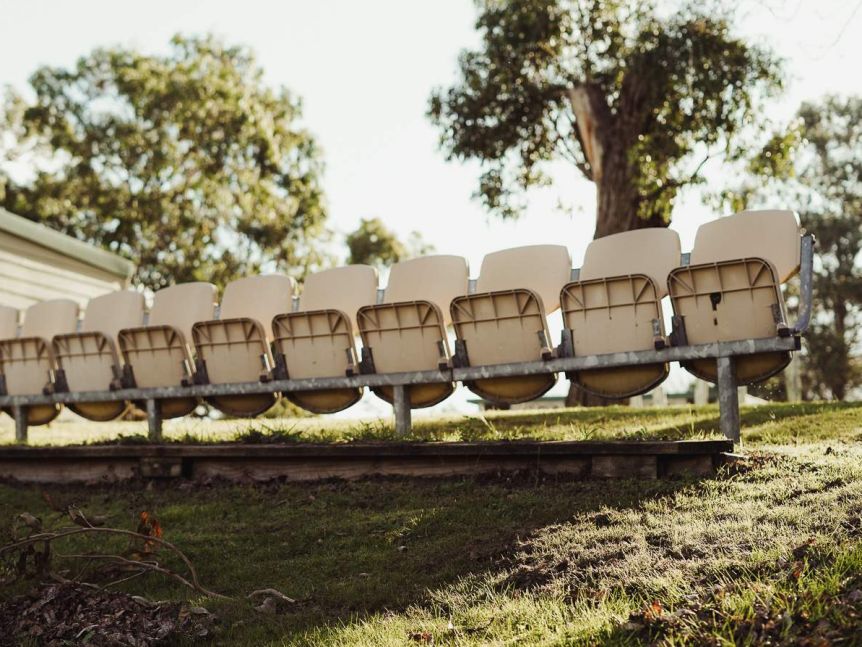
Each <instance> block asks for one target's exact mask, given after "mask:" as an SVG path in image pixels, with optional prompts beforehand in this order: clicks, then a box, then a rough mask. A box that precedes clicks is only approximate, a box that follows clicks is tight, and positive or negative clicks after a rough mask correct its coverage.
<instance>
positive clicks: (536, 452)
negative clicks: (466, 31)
mask: <svg viewBox="0 0 862 647" xmlns="http://www.w3.org/2000/svg"><path fill="white" fill-rule="evenodd" d="M731 451H733V443H731V442H730V441H729V440H689V441H666V442H569V441H563V442H538V441H512V442H476V443H432V442H428V443H395V442H376V443H340V444H339V443H327V444H324V443H320V444H310V443H309V444H304V443H296V444H279V445H264V444H261V445H245V444H239V443H231V444H222V445H181V444H163V445H103V446H77V447H25V446H15V445H7V446H2V447H0V478H2V479H14V480H17V481H22V482H29V483H72V482H98V481H123V480H130V479H152V478H160V479H203V478H224V479H228V480H233V481H267V480H270V479H284V480H288V481H313V480H320V479H328V478H341V479H357V478H365V477H373V476H409V477H443V476H462V475H477V474H494V473H499V472H512V471H519V470H529V471H533V470H538V471H541V472H543V473H547V474H559V475H567V476H570V477H574V478H643V479H654V478H661V477H666V476H676V475H682V474H694V475H707V474H710V473H712V472H713V471H714V469H715V467H716V466H717V465H718V464H719V463H720V462H721V456H722V454H723V453H724V452H731Z"/></svg>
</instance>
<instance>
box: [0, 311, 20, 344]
mask: <svg viewBox="0 0 862 647" xmlns="http://www.w3.org/2000/svg"><path fill="white" fill-rule="evenodd" d="M17 332H18V311H17V310H16V309H15V308H10V307H9V306H0V339H12V338H13V337H14V336H15V335H16V333H17Z"/></svg>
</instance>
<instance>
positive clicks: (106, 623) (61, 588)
mask: <svg viewBox="0 0 862 647" xmlns="http://www.w3.org/2000/svg"><path fill="white" fill-rule="evenodd" d="M213 624H214V617H213V616H212V615H211V614H210V613H209V612H208V611H206V609H203V608H201V607H188V606H186V605H182V604H179V603H175V602H160V603H153V602H149V601H147V600H145V599H143V598H139V597H133V596H130V595H128V594H126V593H119V592H115V591H105V590H102V589H96V588H92V587H88V586H82V585H81V584H78V583H75V582H67V583H63V584H43V585H41V586H39V587H38V588H36V589H34V590H33V591H31V592H30V593H28V594H25V595H21V596H18V597H16V598H13V599H11V600H8V601H6V602H3V603H2V604H0V646H2V647H13V646H14V645H19V644H21V641H24V640H30V641H32V642H33V643H35V644H39V645H45V646H46V647H54V646H60V645H80V644H86V645H93V646H96V647H101V646H108V645H111V646H119V645H122V646H128V647H149V646H150V645H159V644H164V643H165V642H166V641H168V640H175V639H177V638H180V637H189V638H193V637H198V638H204V637H207V636H209V635H210V634H211V633H212V630H213Z"/></svg>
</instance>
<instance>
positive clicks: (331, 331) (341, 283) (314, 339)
mask: <svg viewBox="0 0 862 647" xmlns="http://www.w3.org/2000/svg"><path fill="white" fill-rule="evenodd" d="M376 300H377V270H375V269H374V268H373V267H371V266H369V265H348V266H346V267H337V268H335V269H331V270H324V271H322V272H317V273H315V274H312V275H310V276H309V277H308V278H307V279H306V280H305V284H304V286H303V290H302V296H301V297H300V300H299V306H300V310H299V311H298V312H290V313H285V314H281V315H279V316H277V317H276V318H275V319H274V320H273V322H272V330H273V333H274V340H273V350H274V351H275V353H276V355H277V357H276V363H277V365H278V367H279V369H281V370H280V373H281V376H284V375H287V376H289V377H290V378H291V379H304V378H313V377H344V376H345V375H353V374H355V373H358V362H357V361H356V346H355V342H354V332H353V331H354V330H355V329H356V323H355V318H356V311H357V310H359V308H361V307H362V306H364V305H368V304H370V303H374V302H375V301H376ZM284 395H285V397H287V398H288V399H289V400H290V401H291V402H293V403H294V404H297V405H298V406H300V407H302V408H303V409H307V410H308V411H313V412H314V413H333V412H335V411H341V410H342V409H346V408H347V407H349V406H351V405H353V404H355V403H356V402H357V401H358V400H359V398H361V397H362V389H361V388H352V389H322V390H319V391H295V392H293V393H285V394H284Z"/></svg>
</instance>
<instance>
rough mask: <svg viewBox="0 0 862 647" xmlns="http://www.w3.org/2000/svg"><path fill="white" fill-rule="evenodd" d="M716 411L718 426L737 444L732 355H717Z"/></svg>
mask: <svg viewBox="0 0 862 647" xmlns="http://www.w3.org/2000/svg"><path fill="white" fill-rule="evenodd" d="M716 363H717V365H718V412H719V427H720V428H721V433H723V434H724V436H725V437H726V438H728V439H729V440H732V441H733V442H734V443H735V444H739V441H740V432H739V391H738V390H737V388H736V366H735V361H734V359H733V357H719V358H718V359H717V360H716Z"/></svg>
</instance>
